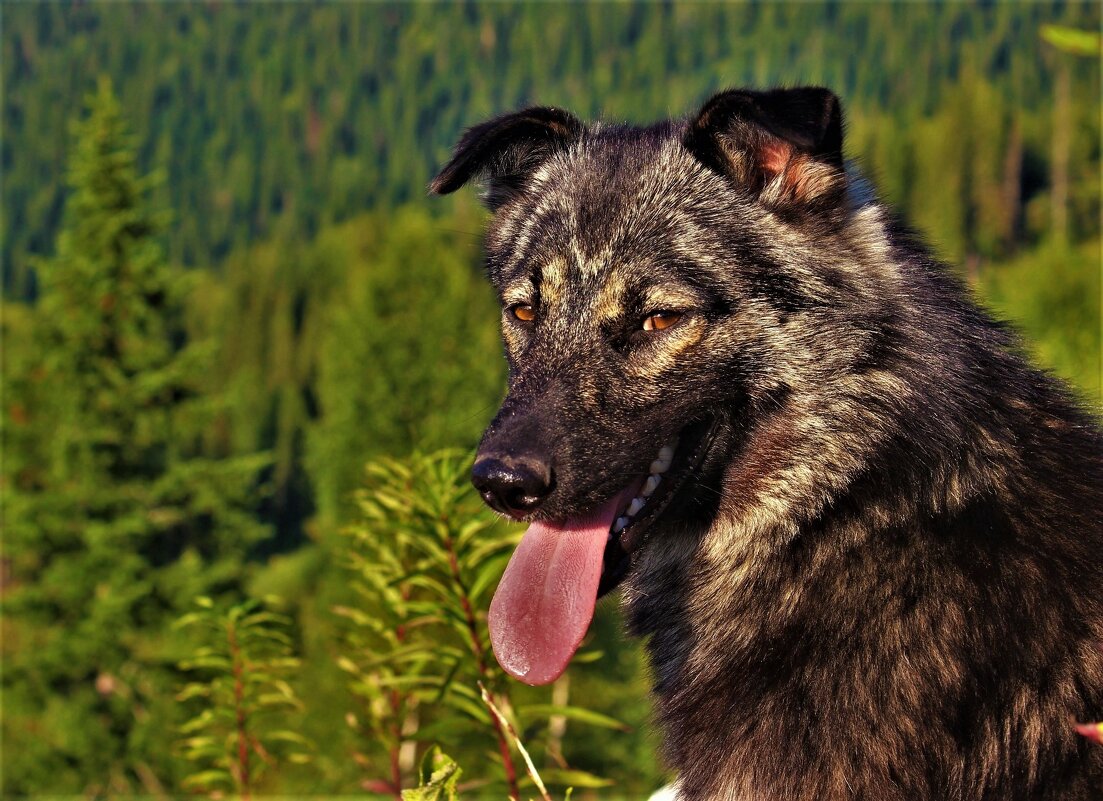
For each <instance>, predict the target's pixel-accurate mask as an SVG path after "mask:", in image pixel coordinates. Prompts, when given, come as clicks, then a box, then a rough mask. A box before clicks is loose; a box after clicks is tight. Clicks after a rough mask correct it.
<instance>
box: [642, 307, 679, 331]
mask: <svg viewBox="0 0 1103 801" xmlns="http://www.w3.org/2000/svg"><path fill="white" fill-rule="evenodd" d="M681 319H682V313H681V312H676V311H657V312H654V313H652V314H649V315H647V317H645V318H644V320H643V330H644V331H662V330H663V329H665V328H670V326H672V325H674V324H675V323H677V322H678V321H679V320H681Z"/></svg>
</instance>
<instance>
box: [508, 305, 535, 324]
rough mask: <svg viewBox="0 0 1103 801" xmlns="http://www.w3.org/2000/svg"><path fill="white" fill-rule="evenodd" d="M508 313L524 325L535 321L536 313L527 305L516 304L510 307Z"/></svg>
mask: <svg viewBox="0 0 1103 801" xmlns="http://www.w3.org/2000/svg"><path fill="white" fill-rule="evenodd" d="M509 312H510V314H512V315H513V316H514V317H516V318H517V319H518V320H520V321H521V322H524V323H531V322H532V321H533V320H535V319H536V311H535V310H534V309H533V308H532V306H530V305H529V304H527V303H518V304H517V305H516V306H510V307H509Z"/></svg>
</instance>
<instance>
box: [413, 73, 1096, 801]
mask: <svg viewBox="0 0 1103 801" xmlns="http://www.w3.org/2000/svg"><path fill="white" fill-rule="evenodd" d="M790 107H794V108H796V111H795V112H793V113H790V111H789V109H790ZM821 111H822V113H821ZM520 114H521V115H527V116H524V123H523V125H520V124H519V125H516V126H513V125H511V122H510V121H511V117H508V116H507V117H503V118H499V119H498V120H495V121H492V122H491V123H487V124H485V125H484V126H480V127H479V128H476V129H473V130H472V132H470V133H469V134H468V136H467V137H465V140H464V141H463V142H461V144H460V146H459V148H458V149H457V154H456V158H455V159H454V160H453V162H452V163H451V164H450V165H449V166H448V167H446V168H445V170H443V171H442V173H441V175H440V176H438V178H437V180H436V182H435V183H434V189H436V190H437V191H441V192H446V191H452V190H454V189H456V188H458V186H460V185H462V183H464V182H465V181H466V180H468V179H469V178H470V177H472V176H474V175H482V176H483V177H485V178H486V181H487V184H488V187H489V194H488V198H489V200H488V202H489V203H490V205H491V207H492V208H494V209H495V210H496V213H495V216H494V218H493V221H492V223H491V226H490V230H489V232H488V235H487V245H486V249H487V267H488V271H489V275H490V278H491V280H492V281H493V282H494V284H495V286H496V287H498V289H499V292H500V293H501V296H502V301H503V304H505V305H508V304H510V303H516V302H525V303H531V304H532V305H533V308H534V309H536V312H537V314H536V318H535V319H534V320H533V321H532V322H531V323H523V324H522V323H518V322H517V321H510V320H506V319H504V320H503V328H504V340H505V343H506V350H507V356H508V359H509V363H510V390H509V395H508V397H507V398H506V401H505V402H504V404H503V408H502V411H501V412H500V413H499V415H498V416H497V417H496V418H495V420H494V422H493V423H492V424H491V426H490V428H489V429H488V432H487V435H486V437H487V441H488V442H494V443H497V445H498V446H501V447H509V448H513V449H519V450H526V449H527V450H532V451H534V452H538V453H540V454H543V455H544V456H546V457H547V458H549V459H551V460H552V463H553V464H554V468H555V474H556V476H557V481H556V486H555V490H554V492H552V494H551V495H550V496H549V498H548V499H547V501H546V502H545V504H544V505H543V506H542V507H541V508H540V509H539V510H538V512H537V513H536V516H537V517H540V516H546V517H552V518H561V517H566V516H569V515H572V514H577V513H579V512H581V511H583V510H586V509H589V508H590V507H592V506H593V505H594V504H595V503H597V502H600V501H602V500H604V499H606V498H608V497H609V496H610V495H612V493H614V492H616V491H618V490H619V489H621V488H622V487H623V486H624V485H625V484H626V483H627V482H628V481H629V480H630V478H631V476H633V475H635V474H638V473H639V472H640V471H642V470H645V469H646V464H647V462H648V461H649V460H650V459H651V458H652V457H653V454H654V453H655V452H656V449H657V448H658V447H659V446H660V445H661V444H662V443H663V442H666V441H669V440H670V439H671V438H672V437H673V436H675V435H676V434H677V432H678V431H679V430H680V429H681V428H682V427H683V426H685V425H686V424H687V423H688V422H690V421H693V420H697V419H702V418H705V417H711V418H715V419H717V420H718V421H719V434H718V436H717V439H716V440H715V442H714V444H713V446H712V448H711V450H710V451H709V453H708V456H707V458H706V461H705V463H704V465H703V467H702V469H701V472H700V474H699V475H698V476H697V478H696V479H695V481H694V482H693V483H692V485H691V486H690V487H689V488H687V489H685V490H683V491H682V492H681V495H680V497H679V498H678V499H677V501H676V503H675V504H673V505H672V506H671V508H670V509H669V510H668V511H667V512H666V513H665V514H664V515H663V516H662V517H661V518H660V519H659V520H658V521H657V522H656V523H655V524H654V525H653V526H652V528H651V530H650V531H649V532H647V535H646V537H645V542H644V544H643V545H642V546H641V547H640V548H638V549H637V550H636V552H635V553H634V554H633V560H634V564H633V569H632V571H631V573H630V574H629V576H628V579H627V580H626V582H625V586H624V592H623V603H624V609H625V613H626V617H627V620H628V625H629V627H630V629H631V630H632V631H633V632H634V633H635V634H637V635H639V636H641V637H647V638H648V639H647V647H648V649H649V652H650V656H651V662H652V666H653V672H654V678H655V696H656V703H657V722H658V724H659V725H660V727H661V729H662V732H663V735H664V748H663V752H664V754H665V757H666V759H667V762H668V764H669V766H670V768H671V769H672V771H674V772H676V773H677V775H678V776H679V787H680V792H681V797H682V798H683V799H685V800H686V801H698V800H699V799H733V800H734V799H746V800H747V801H782V800H783V799H784V801H797V800H799V799H808V801H813V800H815V801H824V800H825V799H872V800H874V801H892V800H894V799H899V800H900V801H914V800H915V799H939V800H940V801H941V800H942V799H953V800H955V801H957V800H959V799H960V800H961V801H966V800H968V801H974V800H976V801H979V800H980V799H992V801H996V800H997V799H999V801H1011V800H1013V799H1022V801H1026V799H1031V800H1034V799H1054V801H1056V799H1085V800H1086V799H1099V798H1101V797H1103V749H1101V748H1098V747H1095V748H1094V750H1092V749H1093V746H1091V745H1089V743H1088V742H1087V741H1086V740H1084V739H1083V738H1080V737H1078V735H1076V734H1075V732H1074V731H1073V728H1072V721H1073V719H1078V720H1087V719H1093V718H1094V719H1098V718H1103V591H1101V590H1100V587H1101V586H1103V585H1101V582H1103V438H1101V436H1100V432H1099V429H1098V426H1097V424H1096V422H1095V421H1094V420H1093V419H1091V417H1090V416H1089V415H1087V414H1086V413H1084V412H1083V411H1081V409H1080V408H1078V406H1077V404H1076V403H1075V402H1073V401H1072V400H1071V399H1070V396H1069V394H1068V392H1067V390H1066V389H1064V388H1063V387H1062V386H1061V385H1060V384H1059V383H1058V382H1056V381H1055V380H1053V379H1052V378H1050V377H1049V376H1047V375H1045V374H1043V373H1041V372H1039V371H1037V370H1035V369H1033V368H1031V367H1029V366H1028V365H1027V364H1026V362H1025V361H1024V359H1023V357H1022V355H1021V352H1020V350H1019V347H1018V345H1017V344H1016V341H1015V339H1014V337H1013V336H1012V335H1011V334H1010V333H1009V332H1008V331H1007V330H1006V329H1005V328H1004V327H1003V326H1002V325H1000V324H998V323H996V322H993V321H992V319H991V318H990V317H989V316H988V315H987V314H986V313H984V312H983V311H981V310H979V309H978V308H977V306H976V305H975V303H974V301H973V300H972V298H971V297H970V295H969V293H968V291H967V290H966V289H965V288H964V287H963V286H962V285H961V284H960V283H959V281H958V280H957V279H956V278H955V277H954V275H953V273H952V271H951V270H949V269H948V268H947V267H946V266H944V265H942V264H940V263H938V262H937V261H935V260H934V259H933V258H932V257H931V256H930V255H929V253H928V252H927V251H926V250H925V249H924V248H923V247H922V246H921V245H920V244H918V243H917V242H916V240H915V239H914V238H913V237H912V236H911V235H909V234H908V232H907V231H905V230H904V229H903V228H902V227H901V226H900V225H899V224H898V223H897V222H896V221H895V220H894V219H893V218H892V217H891V215H889V214H888V213H887V212H886V211H885V209H884V208H883V207H882V206H881V205H879V204H878V203H877V202H876V201H875V200H874V199H873V194H872V192H871V191H870V190H869V188H868V187H867V186H864V185H863V184H861V183H860V182H859V181H858V180H857V179H856V178H855V177H854V176H853V174H850V175H848V174H847V173H846V172H844V170H843V169H842V167H841V164H842V162H841V153H840V152H839V149H840V148H841V120H840V119H839V118H838V114H839V112H838V103H837V100H835V98H834V96H833V95H830V93H827V92H825V91H824V90H797V91H796V92H794V93H792V94H787V93H785V92H774V93H767V94H756V93H738V92H736V93H727V94H726V95H719V96H717V97H716V98H713V99H712V100H710V101H709V103H708V104H706V105H705V107H704V108H703V109H702V111H701V112H700V113H699V114H698V115H696V116H691V117H690V118H688V119H687V120H682V121H674V122H664V123H660V124H658V125H654V126H650V127H644V128H636V127H629V126H618V125H607V124H594V125H590V126H583V125H582V124H581V123H579V122H578V121H577V120H574V119H573V118H572V117H570V115H567V114H566V113H565V112H560V111H555V110H550V109H530V110H528V111H526V112H521V113H520ZM545 120H547V121H548V122H547V123H546V125H547V131H546V132H542V131H543V129H542V128H541V127H540V126H541V125H545V123H544V122H543V121H545ZM534 132H535V133H534ZM886 135H887V134H886ZM488 137H497V139H496V140H494V141H488ZM499 140H500V141H499ZM836 140H837V141H836ZM825 143H826V144H825ZM479 148H481V149H479ZM488 154H489V155H488ZM660 309H663V310H671V309H672V310H676V311H683V312H684V316H683V318H682V319H681V320H680V321H679V322H678V324H677V325H674V326H672V327H670V328H669V329H667V330H665V331H661V332H642V331H641V330H640V328H641V325H642V321H643V320H644V318H645V317H646V315H647V314H648V313H650V312H653V311H656V310H660ZM503 443H504V445H503Z"/></svg>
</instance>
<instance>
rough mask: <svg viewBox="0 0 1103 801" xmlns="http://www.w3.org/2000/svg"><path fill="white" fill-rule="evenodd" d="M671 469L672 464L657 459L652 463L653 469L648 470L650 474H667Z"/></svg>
mask: <svg viewBox="0 0 1103 801" xmlns="http://www.w3.org/2000/svg"><path fill="white" fill-rule="evenodd" d="M669 467H670V462H664V461H663V460H662V459H656V460H655V461H653V462H652V463H651V467H650V469H649V470H648V472H649V473H665V472H666V471H667V468H669Z"/></svg>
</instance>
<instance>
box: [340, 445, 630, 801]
mask: <svg viewBox="0 0 1103 801" xmlns="http://www.w3.org/2000/svg"><path fill="white" fill-rule="evenodd" d="M469 464H470V454H467V453H463V452H457V451H442V452H438V453H434V454H430V455H426V456H422V455H417V454H415V455H413V456H411V457H410V458H409V459H407V460H402V461H400V460H395V459H380V460H377V461H375V462H373V463H371V464H370V465H369V466H368V482H369V486H368V488H367V489H365V490H363V491H361V492H360V493H358V495H357V501H358V504H359V508H360V512H361V517H360V519H359V520H358V521H357V522H356V523H354V524H353V525H352V526H350V527H349V529H348V532H347V533H348V537H349V539H350V543H349V547H348V551H347V555H346V559H347V562H348V564H349V566H350V567H351V569H352V570H353V571H354V576H355V580H354V585H353V586H354V588H355V590H356V592H357V595H358V602H357V603H356V605H355V606H354V607H343V608H339V609H337V610H336V611H337V612H338V613H339V614H340V615H342V616H343V617H345V618H346V619H347V620H348V621H349V624H350V625H349V627H348V629H347V633H346V635H345V644H344V646H343V647H342V649H341V650H342V653H343V656H342V657H341V659H340V665H341V667H342V669H344V670H345V671H346V672H347V673H348V675H349V680H350V689H351V691H352V693H353V694H354V695H355V696H356V697H357V698H358V699H360V707H359V709H358V710H357V712H356V713H353V714H351V715H350V716H349V718H348V722H349V724H350V725H351V726H353V727H354V728H355V729H356V730H357V731H358V732H359V733H360V734H361V736H362V738H363V740H364V745H365V746H366V749H365V751H363V752H362V753H360V754H359V755H358V761H359V762H360V763H361V764H362V765H364V766H365V769H366V771H367V772H368V780H369V781H370V782H371V784H370V785H369V786H371V787H373V788H376V789H379V790H380V791H387V792H391V793H395V792H396V791H397V790H398V789H399V788H401V787H403V786H405V783H406V782H407V781H408V775H409V772H411V771H412V769H413V759H412V756H413V750H411V749H410V748H409V747H407V745H408V744H409V745H415V746H416V744H417V743H440V744H441V745H443V746H444V747H445V748H446V749H447V750H448V752H449V753H453V754H462V755H471V754H475V755H477V756H476V757H475V758H468V759H467V760H466V763H467V764H469V765H474V766H477V767H474V768H472V770H475V771H478V774H482V775H481V776H480V778H482V779H484V781H490V782H491V783H488V784H485V785H484V786H485V787H486V788H487V789H486V792H491V791H498V792H501V793H503V794H504V793H505V792H506V791H507V790H508V791H509V792H510V793H511V794H512V795H516V792H517V787H518V780H519V777H520V775H521V771H520V770H519V768H518V765H517V763H516V759H515V756H514V755H513V753H512V749H511V747H510V745H511V743H513V742H515V741H516V737H515V736H514V735H513V734H512V732H513V731H514V730H515V729H518V728H521V727H520V725H519V721H520V718H521V717H522V716H524V717H526V718H528V719H529V721H530V722H531V721H534V720H538V719H539V718H541V717H543V718H545V719H546V718H548V717H549V716H553V715H560V716H563V717H571V718H572V719H574V720H576V721H578V722H582V723H589V724H594V725H600V726H619V724H618V723H617V722H616V721H613V720H611V719H609V718H607V717H605V716H601V715H596V714H587V713H586V712H585V711H584V710H575V709H573V708H572V707H569V706H568V705H566V704H563V705H560V706H558V707H552V706H548V705H547V704H544V705H531V706H528V707H526V706H525V705H517V704H515V703H514V702H513V701H512V699H511V697H510V695H511V691H512V687H513V686H516V685H512V684H511V683H510V682H507V681H506V680H505V677H504V675H503V674H502V672H501V670H500V668H499V667H498V666H497V664H496V662H495V661H494V658H493V656H492V655H491V654H490V652H489V645H488V644H489V637H488V634H487V630H486V610H487V608H488V607H489V604H490V598H491V596H492V594H493V590H494V588H495V586H497V582H498V579H499V578H500V577H501V574H502V571H503V570H504V569H505V563H506V561H508V559H509V555H510V553H511V552H512V550H513V548H514V547H515V546H516V544H517V541H518V532H517V531H516V529H515V528H513V527H505V526H503V525H502V524H501V523H499V522H497V521H496V520H495V518H494V517H493V516H492V515H491V514H490V513H489V512H488V511H487V510H486V509H485V507H483V506H482V504H481V503H480V502H479V500H478V497H477V495H476V493H475V492H474V490H473V489H472V487H471V484H470V482H469V481H468V479H467V469H468V465H469ZM480 684H482V685H485V686H486V687H487V695H486V698H485V699H484V697H483V696H482V695H481V694H480V691H479V689H478V687H479V686H480ZM484 700H485V703H484ZM529 740H530V743H533V742H535V743H538V744H542V745H543V746H544V747H545V748H546V746H547V740H546V739H544V738H543V737H542V736H540V735H539V734H537V736H535V737H531V738H529ZM517 742H519V741H517ZM517 751H518V752H519V753H520V754H521V755H522V756H523V757H524V759H525V760H526V761H527V759H528V757H527V755H526V754H525V753H524V752H523V750H521V749H520V748H518V749H517ZM478 774H477V775H478ZM564 775H569V776H570V777H572V780H574V779H577V780H578V781H575V783H581V782H582V781H588V782H590V785H589V786H601V785H602V784H604V782H601V781H600V780H598V779H597V778H596V777H593V776H590V775H589V774H585V773H584V772H582V771H575V772H572V773H570V774H564ZM383 776H386V777H387V778H386V779H384V778H382V777H383ZM559 778H562V777H559Z"/></svg>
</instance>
